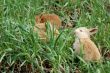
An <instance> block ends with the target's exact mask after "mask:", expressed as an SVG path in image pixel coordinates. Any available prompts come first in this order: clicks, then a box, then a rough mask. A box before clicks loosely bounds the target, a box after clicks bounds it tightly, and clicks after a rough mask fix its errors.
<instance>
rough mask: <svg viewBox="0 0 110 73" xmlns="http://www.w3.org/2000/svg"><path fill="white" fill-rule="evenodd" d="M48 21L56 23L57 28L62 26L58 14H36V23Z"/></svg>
mask: <svg viewBox="0 0 110 73" xmlns="http://www.w3.org/2000/svg"><path fill="white" fill-rule="evenodd" d="M47 21H49V22H50V23H51V24H52V25H55V27H56V29H59V28H60V26H61V20H60V18H59V16H58V15H56V14H42V15H38V16H36V23H46V22H47Z"/></svg>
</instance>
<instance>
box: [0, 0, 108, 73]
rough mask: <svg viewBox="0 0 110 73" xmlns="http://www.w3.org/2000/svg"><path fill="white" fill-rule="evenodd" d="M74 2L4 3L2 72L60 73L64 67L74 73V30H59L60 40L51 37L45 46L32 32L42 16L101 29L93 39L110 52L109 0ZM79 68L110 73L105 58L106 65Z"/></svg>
mask: <svg viewBox="0 0 110 73" xmlns="http://www.w3.org/2000/svg"><path fill="white" fill-rule="evenodd" d="M72 1H73V0H62V2H61V1H59V2H56V0H1V1H0V20H1V21H0V72H1V73H3V72H4V73H5V72H8V73H16V71H17V72H21V71H22V72H21V73H23V71H24V72H27V73H28V72H32V73H35V72H38V73H45V70H44V69H45V66H48V65H50V66H51V68H52V70H51V73H61V67H63V68H64V72H65V73H70V70H71V71H72V73H74V72H75V68H76V62H75V60H74V59H75V57H76V56H75V54H74V50H73V49H72V44H73V42H74V39H75V37H74V34H72V32H73V31H74V28H66V29H60V33H61V34H60V35H59V37H58V38H55V37H54V36H53V35H52V34H49V35H51V36H50V38H49V42H48V43H45V42H43V41H41V40H39V37H38V35H37V33H34V32H33V27H34V24H35V16H36V15H37V14H40V13H55V14H57V15H59V16H60V18H61V20H62V21H63V22H65V23H68V22H72V24H75V25H76V27H80V26H86V27H95V26H98V33H97V34H96V35H95V36H94V37H92V39H93V40H94V42H95V43H96V44H97V46H98V47H99V48H100V49H101V50H105V52H106V51H107V50H110V9H109V8H110V0H96V1H95V0H76V2H72ZM70 18H71V19H70ZM49 35H48V36H49ZM109 57H110V56H109ZM46 61H47V63H46ZM44 64H45V65H44ZM77 64H78V68H79V70H80V71H81V72H82V73H110V61H109V60H107V59H105V57H104V56H103V63H87V62H85V61H83V59H81V61H79V62H78V63H77ZM62 73H63V72H62Z"/></svg>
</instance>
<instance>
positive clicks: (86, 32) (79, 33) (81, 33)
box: [74, 27, 98, 38]
mask: <svg viewBox="0 0 110 73" xmlns="http://www.w3.org/2000/svg"><path fill="white" fill-rule="evenodd" d="M97 29H98V28H90V29H88V28H86V27H80V28H77V29H76V30H75V31H74V32H75V35H76V37H78V38H90V35H93V34H95V33H96V32H97Z"/></svg>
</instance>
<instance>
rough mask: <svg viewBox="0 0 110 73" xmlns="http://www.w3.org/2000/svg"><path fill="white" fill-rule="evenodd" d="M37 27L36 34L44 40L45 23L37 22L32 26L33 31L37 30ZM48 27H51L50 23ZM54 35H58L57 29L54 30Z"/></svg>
mask: <svg viewBox="0 0 110 73" xmlns="http://www.w3.org/2000/svg"><path fill="white" fill-rule="evenodd" d="M37 29H38V35H39V37H40V39H43V40H46V27H45V23H37V25H35V26H34V31H37ZM50 29H51V30H52V29H53V27H52V25H51V24H50ZM54 35H55V36H57V35H59V31H58V30H57V29H55V30H54Z"/></svg>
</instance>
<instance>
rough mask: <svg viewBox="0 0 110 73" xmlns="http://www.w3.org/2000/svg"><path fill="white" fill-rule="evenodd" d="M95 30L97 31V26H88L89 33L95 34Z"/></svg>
mask: <svg viewBox="0 0 110 73" xmlns="http://www.w3.org/2000/svg"><path fill="white" fill-rule="evenodd" d="M97 31H98V28H97V27H96V28H90V29H89V32H90V35H93V34H95V33H96V32H97Z"/></svg>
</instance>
